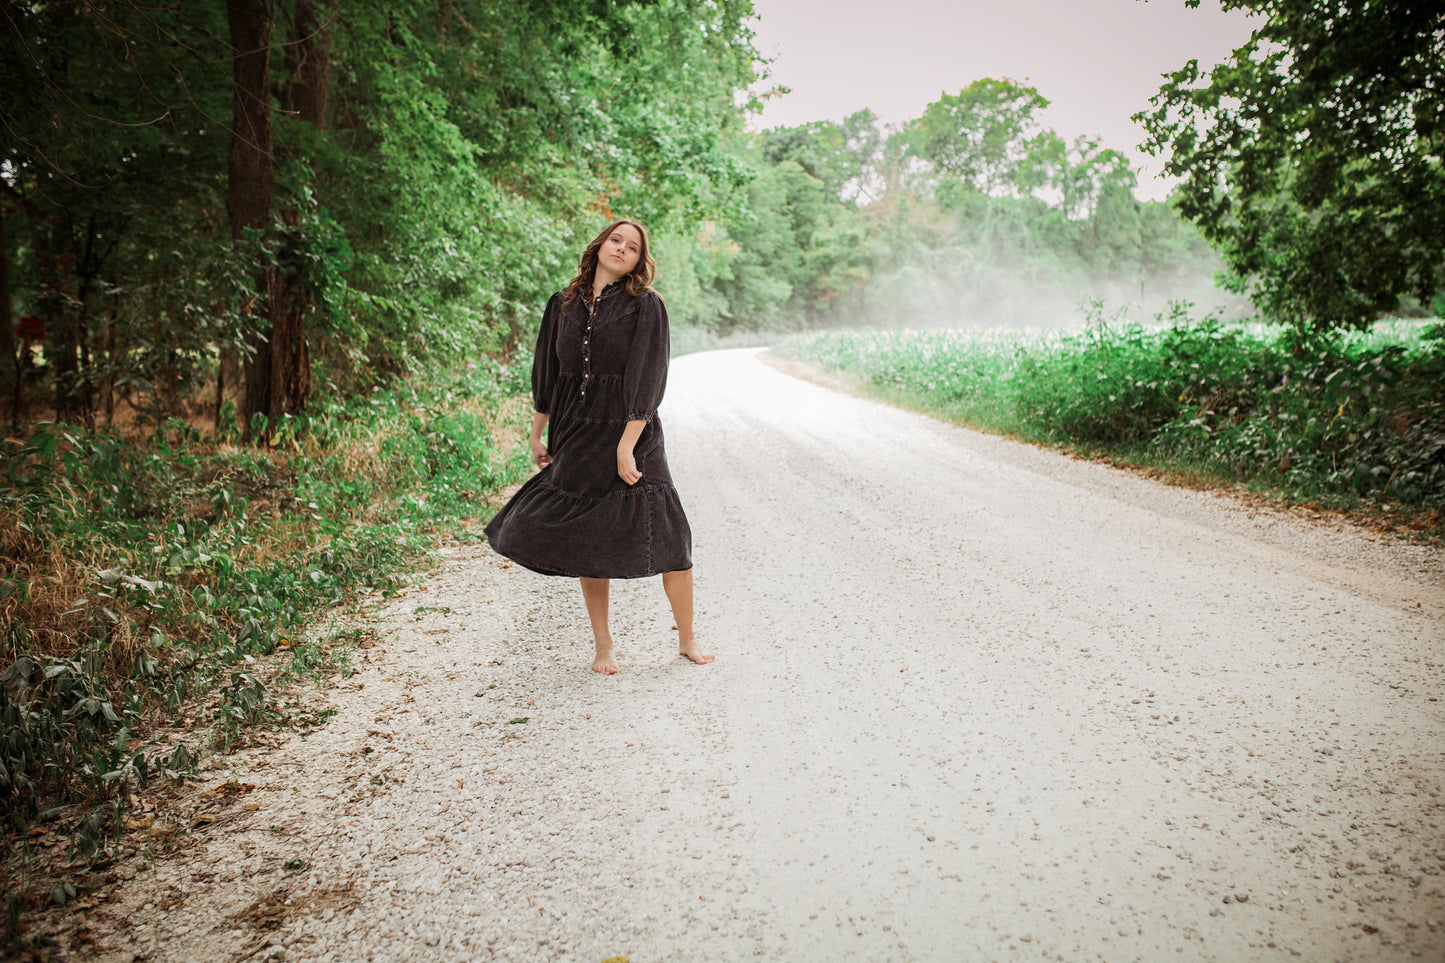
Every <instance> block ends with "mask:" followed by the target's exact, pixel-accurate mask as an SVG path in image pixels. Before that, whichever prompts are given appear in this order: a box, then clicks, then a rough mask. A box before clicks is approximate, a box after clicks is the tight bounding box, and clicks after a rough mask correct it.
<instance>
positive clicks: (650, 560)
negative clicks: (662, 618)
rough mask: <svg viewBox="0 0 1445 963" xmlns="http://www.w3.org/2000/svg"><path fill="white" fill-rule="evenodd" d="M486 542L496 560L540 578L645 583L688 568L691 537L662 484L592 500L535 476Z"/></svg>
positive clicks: (673, 496) (491, 526)
mask: <svg viewBox="0 0 1445 963" xmlns="http://www.w3.org/2000/svg"><path fill="white" fill-rule="evenodd" d="M486 535H487V542H488V543H489V544H490V545H491V546H492V548H493V550H495V551H496V552H497V553H499V554H501V555H504V556H506V557H507V558H510V559H511V560H512V561H514V562H516V563H517V564H519V565H521V566H523V567H525V568H528V569H531V570H532V571H534V572H538V573H540V574H542V575H558V576H566V577H569V578H648V577H650V576H653V575H660V574H662V573H663V572H676V571H683V570H685V569H689V568H692V530H691V528H690V527H689V526H688V523H687V516H686V514H684V512H683V510H682V502H681V501H680V500H679V499H678V496H677V490H676V489H675V488H674V487H673V486H672V485H669V484H653V485H646V484H642V485H638V486H636V487H634V488H630V489H628V490H626V491H618V492H610V493H608V494H606V495H603V496H600V497H595V498H594V497H590V496H585V495H576V494H573V493H571V492H566V491H562V490H560V489H557V488H553V487H551V486H550V485H547V484H544V483H543V481H542V476H541V475H534V476H533V477H532V478H531V479H530V480H529V481H528V482H527V483H526V484H524V485H523V486H522V487H521V488H520V489H518V490H517V493H516V494H515V495H513V496H512V499H511V501H509V502H508V503H507V504H506V506H505V507H504V508H502V510H501V511H500V512H498V513H497V515H496V517H495V518H493V519H492V520H491V521H490V522H489V523H488V524H487V527H486Z"/></svg>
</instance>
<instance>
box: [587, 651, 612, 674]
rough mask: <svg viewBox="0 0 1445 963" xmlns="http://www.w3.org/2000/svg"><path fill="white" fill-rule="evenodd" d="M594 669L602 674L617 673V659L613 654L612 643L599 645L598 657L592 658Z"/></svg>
mask: <svg viewBox="0 0 1445 963" xmlns="http://www.w3.org/2000/svg"><path fill="white" fill-rule="evenodd" d="M592 671H593V672H599V673H601V674H602V675H616V674H617V659H616V658H614V657H613V655H612V646H611V645H599V646H597V658H595V659H593V660H592Z"/></svg>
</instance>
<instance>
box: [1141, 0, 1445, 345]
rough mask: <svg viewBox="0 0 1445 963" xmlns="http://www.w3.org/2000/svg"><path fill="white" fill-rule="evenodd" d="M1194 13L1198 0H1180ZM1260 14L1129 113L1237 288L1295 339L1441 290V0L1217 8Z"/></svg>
mask: <svg viewBox="0 0 1445 963" xmlns="http://www.w3.org/2000/svg"><path fill="white" fill-rule="evenodd" d="M1185 2H1186V5H1188V6H1191V7H1194V6H1197V5H1198V0H1185ZM1223 7H1224V9H1225V10H1247V11H1250V12H1251V13H1253V14H1256V15H1257V16H1258V17H1260V18H1261V20H1262V23H1261V24H1260V26H1258V27H1257V28H1256V29H1255V31H1254V33H1253V34H1252V36H1251V37H1250V39H1249V40H1248V42H1246V43H1245V44H1244V45H1243V46H1242V47H1240V48H1239V49H1238V50H1236V51H1235V52H1234V54H1233V56H1232V57H1231V58H1230V59H1229V60H1228V61H1227V62H1226V63H1223V64H1221V65H1219V66H1218V67H1216V68H1214V69H1213V70H1212V71H1211V72H1209V73H1208V74H1207V75H1205V74H1204V73H1203V72H1202V71H1201V70H1200V68H1199V62H1198V61H1197V60H1191V61H1190V62H1189V63H1188V64H1186V65H1185V66H1184V67H1183V68H1181V69H1180V70H1178V71H1175V72H1174V73H1172V74H1169V75H1167V76H1168V80H1167V82H1166V83H1165V84H1164V85H1163V86H1162V87H1161V88H1160V90H1159V93H1158V94H1157V95H1156V96H1155V97H1154V98H1153V99H1152V100H1151V101H1150V103H1151V105H1152V108H1153V109H1152V110H1147V111H1143V112H1141V113H1139V114H1137V115H1135V119H1136V120H1138V121H1140V122H1142V123H1143V125H1144V127H1145V130H1146V131H1147V134H1148V139H1147V141H1146V142H1145V145H1144V146H1145V148H1146V149H1147V150H1149V151H1150V152H1151V153H1153V154H1155V155H1156V156H1165V157H1166V158H1167V161H1166V165H1165V170H1166V172H1167V173H1169V174H1172V175H1174V176H1176V177H1181V178H1183V179H1184V182H1183V184H1182V185H1181V186H1180V188H1179V189H1178V205H1179V209H1180V210H1181V211H1182V212H1183V213H1184V214H1185V215H1186V216H1188V217H1190V218H1191V219H1193V220H1194V221H1195V222H1196V223H1197V224H1198V225H1199V228H1200V230H1201V231H1202V233H1203V234H1204V235H1205V236H1206V237H1207V238H1208V239H1209V240H1210V241H1211V242H1212V243H1213V244H1214V245H1215V246H1216V247H1217V248H1218V249H1219V250H1220V252H1221V254H1222V255H1223V257H1224V259H1225V261H1226V263H1227V264H1228V266H1229V269H1230V271H1231V272H1232V274H1233V275H1234V278H1235V284H1236V287H1237V288H1238V289H1240V290H1243V291H1246V292H1247V293H1249V294H1251V295H1252V296H1253V297H1254V298H1255V299H1256V301H1257V303H1259V304H1260V306H1261V307H1262V308H1264V309H1265V311H1266V312H1268V313H1269V314H1270V315H1272V316H1273V317H1275V318H1277V319H1279V320H1281V321H1287V322H1290V323H1292V324H1294V325H1296V326H1297V327H1300V328H1310V327H1322V328H1328V327H1331V326H1335V325H1356V326H1362V325H1365V324H1368V323H1369V322H1371V321H1372V320H1373V319H1374V318H1375V317H1376V316H1377V315H1378V313H1379V312H1382V311H1389V310H1392V309H1394V308H1395V307H1396V306H1397V303H1398V299H1399V297H1400V296H1401V295H1404V294H1413V295H1415V296H1417V297H1420V298H1421V299H1428V298H1429V297H1430V296H1431V295H1432V294H1434V293H1436V292H1438V291H1440V290H1441V288H1442V285H1445V230H1441V225H1442V224H1445V16H1442V13H1441V8H1440V4H1439V2H1438V0H1223Z"/></svg>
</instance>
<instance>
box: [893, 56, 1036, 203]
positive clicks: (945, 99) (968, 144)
mask: <svg viewBox="0 0 1445 963" xmlns="http://www.w3.org/2000/svg"><path fill="white" fill-rule="evenodd" d="M1048 105H1049V102H1048V100H1047V99H1046V98H1045V97H1044V96H1043V95H1042V94H1040V93H1039V92H1038V90H1037V89H1036V88H1034V87H1028V86H1024V85H1022V84H1018V83H1015V82H1014V81H1012V80H994V79H992V78H988V77H985V78H984V79H982V80H975V81H974V82H973V83H971V84H969V85H968V86H967V87H965V88H964V89H963V90H961V91H959V92H958V93H957V94H944V95H943V96H941V97H940V98H939V99H938V100H936V101H934V102H933V103H931V104H929V105H928V106H927V107H926V108H925V109H924V111H923V116H922V117H920V118H918V119H917V120H916V121H914V122H913V123H912V125H911V126H910V127H909V129H908V132H907V141H908V149H909V152H910V153H911V154H913V156H916V157H920V158H923V159H924V160H927V161H929V162H931V163H932V164H934V165H935V166H936V167H937V168H938V169H939V170H942V171H946V172H947V173H949V174H953V175H955V176H956V177H958V178H959V179H961V180H962V181H963V183H964V184H965V185H966V186H968V187H969V188H971V189H973V190H976V191H978V192H980V193H983V194H992V195H995V196H997V195H1001V194H1014V195H1020V196H1021V195H1025V194H1028V193H1030V192H1031V191H1032V190H1033V189H1034V188H1035V187H1037V186H1039V184H1040V174H1039V172H1038V171H1037V170H1036V168H1035V166H1034V164H1033V163H1032V162H1031V161H1032V158H1033V156H1034V152H1033V151H1032V149H1031V144H1030V142H1031V141H1032V140H1033V138H1035V137H1037V136H1038V135H1039V124H1038V120H1037V119H1036V118H1035V116H1034V115H1035V114H1036V113H1037V112H1038V111H1040V110H1043V109H1044V108H1045V107H1047V106H1048Z"/></svg>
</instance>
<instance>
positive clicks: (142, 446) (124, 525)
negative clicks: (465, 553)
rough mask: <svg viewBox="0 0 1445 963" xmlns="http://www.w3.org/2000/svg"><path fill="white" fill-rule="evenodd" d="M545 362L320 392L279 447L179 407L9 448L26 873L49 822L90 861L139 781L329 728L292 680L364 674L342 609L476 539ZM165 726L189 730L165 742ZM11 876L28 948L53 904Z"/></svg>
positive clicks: (2, 717) (1, 707) (5, 619)
mask: <svg viewBox="0 0 1445 963" xmlns="http://www.w3.org/2000/svg"><path fill="white" fill-rule="evenodd" d="M529 360H530V359H523V361H522V362H521V363H519V365H517V366H514V367H513V368H511V369H507V368H503V367H501V366H499V365H497V364H495V363H493V362H488V361H481V362H478V363H477V364H475V365H472V366H470V367H469V369H468V370H466V371H462V372H454V373H447V374H437V375H434V376H432V377H429V378H421V379H417V380H415V381H411V382H406V383H401V384H398V385H396V386H393V387H391V388H389V389H387V390H383V391H377V392H376V393H374V394H372V395H371V396H369V397H364V398H359V399H355V400H352V401H348V402H347V403H345V404H319V405H317V406H316V408H315V410H314V411H313V412H312V413H309V414H307V415H305V416H302V417H298V418H294V419H287V420H286V422H285V423H283V424H281V425H279V426H277V430H276V434H275V443H274V445H273V447H271V448H269V449H267V448H254V447H250V446H242V445H240V443H239V431H238V430H237V427H236V426H235V425H234V419H233V418H232V419H230V420H231V422H232V423H231V424H228V425H227V426H226V427H225V428H223V430H221V431H219V432H209V433H203V432H202V431H200V430H198V429H197V428H196V427H194V426H193V425H191V424H189V423H187V422H184V421H180V420H175V421H171V422H167V423H166V424H164V425H163V426H162V427H161V429H160V430H158V431H156V432H154V433H153V434H150V435H148V436H145V437H122V436H120V435H119V434H116V433H114V432H110V431H105V430H97V431H85V430H83V429H80V428H76V427H74V426H69V425H60V424H43V425H35V426H32V429H33V430H32V432H31V434H30V436H29V437H28V438H25V439H7V440H6V441H5V442H4V446H5V470H4V475H3V477H0V670H3V671H0V814H3V821H0V838H3V841H4V844H5V853H4V858H5V859H6V861H7V865H14V861H15V860H16V858H17V857H20V858H21V861H22V862H23V852H24V850H25V846H26V840H27V838H28V835H29V834H30V833H31V832H38V831H41V830H40V825H39V824H42V823H43V824H45V825H46V826H47V827H50V828H54V827H57V826H58V827H60V831H61V834H62V835H63V836H65V837H66V838H68V840H69V842H68V846H67V848H68V855H69V857H70V858H72V859H74V860H77V861H84V860H87V859H93V858H95V857H96V856H97V854H100V853H102V852H104V851H105V849H106V848H107V847H108V846H110V845H112V844H113V843H114V842H115V841H116V840H117V839H118V834H119V833H120V832H121V831H122V827H123V825H124V822H125V820H124V815H125V812H126V808H127V806H128V805H129V802H130V800H131V799H132V797H133V796H134V794H135V793H137V792H142V791H145V790H147V788H148V787H151V786H152V783H154V782H157V781H162V780H167V779H169V780H181V779H184V778H185V776H186V775H187V774H190V773H192V772H194V768H195V765H196V763H197V760H198V759H199V758H200V757H201V756H202V755H203V754H205V753H207V752H224V751H225V750H226V749H228V748H229V747H232V746H234V745H237V744H238V743H241V742H243V741H245V740H246V739H247V738H248V736H249V735H250V734H251V733H253V732H255V731H256V729H257V727H262V728H265V727H269V726H275V725H286V724H299V723H305V722H311V721H316V720H315V719H314V718H310V717H306V716H305V715H304V714H298V712H297V711H296V708H295V707H294V706H289V707H288V705H287V704H286V703H285V700H283V699H280V698H278V690H281V689H285V688H286V687H288V686H291V687H294V686H297V685H300V686H305V685H307V684H315V683H318V682H319V680H321V679H323V678H326V677H329V676H331V675H334V674H336V673H338V672H341V673H345V672H347V671H349V662H350V659H351V654H352V652H354V650H355V649H356V648H358V647H364V646H365V645H367V644H368V640H366V639H365V638H364V633H363V631H362V630H360V629H358V628H356V627H355V626H354V625H348V624H346V621H347V620H346V618H345V617H344V614H345V612H346V611H347V610H348V609H355V608H356V607H358V606H359V605H360V604H361V602H362V601H363V600H364V599H366V598H369V597H383V596H385V595H388V594H391V593H393V592H394V591H395V590H396V589H397V588H398V587H399V585H400V584H401V583H402V581H403V580H404V579H405V578H406V576H407V573H408V572H410V571H412V570H414V569H415V568H416V566H417V563H418V562H419V561H420V560H422V559H423V558H424V557H425V555H426V553H427V552H428V551H429V550H430V549H431V548H432V547H433V546H434V545H435V544H436V542H437V540H438V539H439V538H440V537H442V536H443V535H450V536H452V537H460V538H468V537H470V538H475V537H477V536H476V535H474V534H471V533H470V532H469V530H468V522H469V521H471V520H473V519H474V518H476V517H477V516H479V515H482V514H484V513H485V512H486V511H487V510H488V508H489V507H491V505H492V503H493V502H494V501H495V497H496V495H497V493H498V492H499V491H500V490H501V489H502V488H504V487H505V486H507V485H509V484H511V483H512V482H514V481H516V480H518V479H520V478H521V477H523V476H524V475H525V474H526V473H527V471H528V470H529V468H530V461H529V459H528V453H527V451H526V447H525V445H522V446H518V445H515V444H514V441H515V440H516V439H520V438H525V437H526V427H525V426H526V424H527V422H528V421H529V417H530V410H529V406H527V405H526V404H525V403H524V402H525V399H524V397H523V395H524V391H525V378H526V376H527V370H524V368H525V364H526V363H528V362H529ZM338 611H340V612H342V614H343V617H342V618H340V619H333V620H332V623H331V624H330V625H329V626H321V625H318V624H317V620H318V619H319V618H320V617H321V616H323V615H324V614H325V613H327V612H338ZM161 731H167V732H170V733H172V734H173V735H175V736H176V737H178V739H179V741H177V742H175V743H174V744H173V745H171V744H169V743H166V748H165V749H163V750H162V749H155V748H149V747H151V746H154V745H156V744H157V743H156V740H154V739H152V738H151V737H152V736H154V735H155V734H156V733H158V732H161ZM15 882H16V880H15V879H13V878H12V880H11V882H10V884H7V892H6V894H5V895H6V900H7V911H8V912H7V918H6V922H5V924H3V925H4V927H5V931H6V932H5V936H7V937H8V938H9V939H10V940H13V939H14V938H15V937H16V926H17V924H18V921H19V918H20V913H21V911H22V909H25V908H27V907H29V908H33V906H32V904H33V903H34V902H35V900H36V898H37V894H35V893H25V892H21V891H18V890H16V889H15V888H14V887H13V886H12V885H11V884H14V883H15ZM38 898H40V899H41V900H42V901H43V899H44V898H45V896H44V894H39V896H38ZM50 898H51V899H53V900H56V901H61V902H63V901H64V900H65V899H67V898H68V897H67V896H66V893H65V892H64V891H63V890H62V891H59V892H57V893H52V894H50ZM5 942H6V941H5V940H0V945H3V944H4V943H5Z"/></svg>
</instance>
